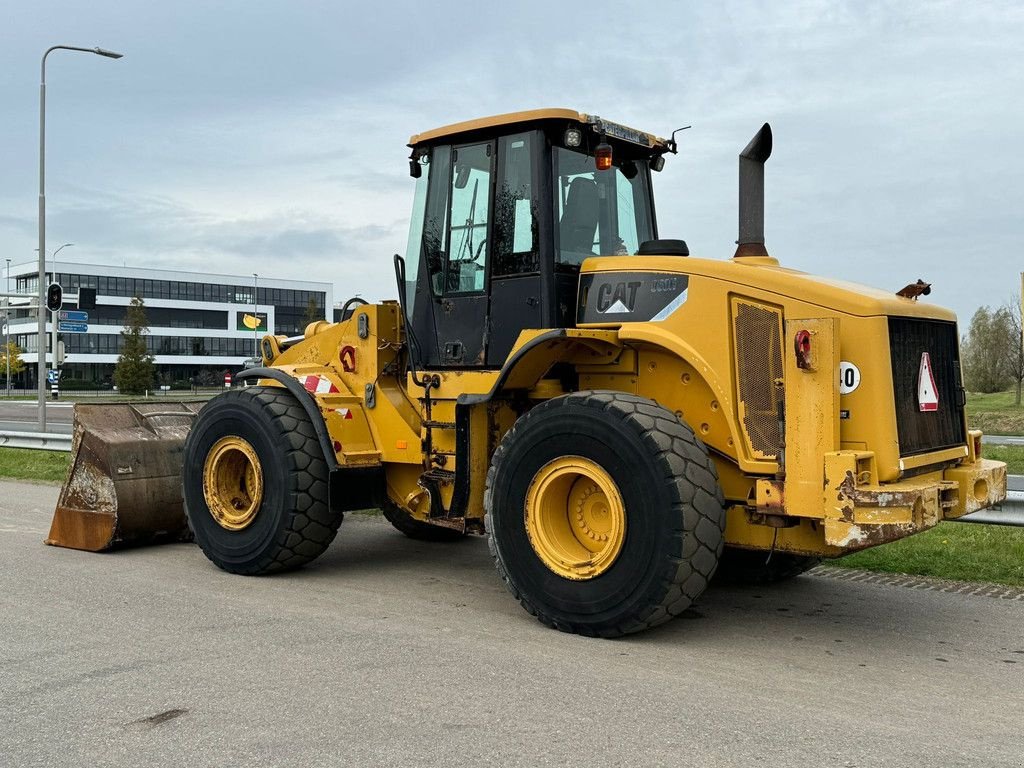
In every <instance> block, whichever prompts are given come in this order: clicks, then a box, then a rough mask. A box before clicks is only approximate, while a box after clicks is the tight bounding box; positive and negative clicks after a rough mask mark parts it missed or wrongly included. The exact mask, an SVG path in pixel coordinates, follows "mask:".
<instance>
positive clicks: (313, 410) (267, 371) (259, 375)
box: [235, 368, 340, 474]
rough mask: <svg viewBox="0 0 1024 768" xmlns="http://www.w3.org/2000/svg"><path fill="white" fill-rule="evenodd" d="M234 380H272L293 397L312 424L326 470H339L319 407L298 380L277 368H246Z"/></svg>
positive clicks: (332, 471)
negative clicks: (325, 463)
mask: <svg viewBox="0 0 1024 768" xmlns="http://www.w3.org/2000/svg"><path fill="white" fill-rule="evenodd" d="M235 379H238V380H241V379H273V380H274V381H276V382H277V383H278V384H280V385H281V386H283V387H284V388H285V389H287V390H288V391H289V392H291V393H292V394H293V395H295V399H296V400H298V401H299V405H301V406H302V409H303V410H304V411H305V412H306V415H308V416H309V420H310V421H311V422H312V424H313V430H314V431H315V432H316V437H317V440H318V441H319V442H320V450H322V451H323V453H324V461H326V462H327V468H328V469H329V470H330V472H331V473H332V474H333V473H334V472H336V471H338V469H339V468H340V467H339V466H338V457H337V456H336V455H335V454H334V444H333V443H332V442H331V436H330V435H329V434H328V432H327V424H326V422H324V417H323V414H322V413H320V407H319V406H318V405H317V403H316V399H315V398H314V397H313V395H312V394H310V393H309V392H307V391H306V388H305V387H304V386H302V385H301V384H300V383H299V381H298V379H296V378H295V377H294V376H290V375H289V374H287V373H285V372H284V371H281V370H278V369H277V368H247V369H246V370H244V371H242V372H241V373H239V374H236V375H235Z"/></svg>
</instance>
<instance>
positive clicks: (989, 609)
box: [0, 482, 1024, 768]
mask: <svg viewBox="0 0 1024 768" xmlns="http://www.w3.org/2000/svg"><path fill="white" fill-rule="evenodd" d="M56 493H57V489H56V488H55V487H54V486H40V485H29V484H25V483H11V482H0V560H2V563H3V565H2V566H0V724H2V727H0V763H2V764H3V765H4V766H8V765H10V766H37V765H38V766H83V765H89V766H100V765H126V766H137V765H161V766H190V767H193V766H226V765H232V766H243V765H244V766H255V765H268V766H294V765H302V766H373V765H390V766H420V765H444V766H454V765H467V766H482V765H499V766H518V765H522V766H541V765H552V766H569V765H572V766H579V765H584V766H611V765H629V766H633V765H671V766H747V765H750V766H753V765H758V766H771V767H772V768H775V767H776V766H801V767H802V768H803V767H806V766H815V768H818V767H819V766H844V767H849V766H887V767H891V766H914V767H915V768H917V767H919V766H928V768H936V767H937V766H972V767H973V768H977V767H978V766H1014V767H1018V766H1021V765H1022V764H1024V733H1022V729H1021V725H1022V724H1024V629H1022V628H1024V600H1012V599H997V598H994V597H983V596H970V595H964V594H956V593H945V592H941V591H926V590H921V589H910V588H906V587H898V586H886V585H880V584H871V583H857V582H847V581H840V580H837V579H833V578H825V577H821V576H803V577H801V578H798V579H796V580H794V581H792V582H790V583H789V584H787V585H785V586H780V587H772V588H755V589H734V588H718V587H713V588H712V589H711V590H709V592H708V593H707V594H706V595H705V596H704V597H703V598H702V599H701V601H700V603H699V605H698V606H697V607H696V608H695V609H693V610H691V611H690V612H689V614H688V615H687V616H685V617H684V618H682V619H679V620H676V621H675V622H672V623H671V624H669V625H667V626H664V627H662V628H660V629H658V630H654V631H651V632H648V633H646V634H643V635H639V636H634V637H631V638H628V639H624V640H616V641H607V640H593V639H586V638H581V637H576V636H572V635H565V634H561V633H559V632H555V631H553V630H549V629H546V628H545V627H543V626H541V625H540V624H539V623H537V622H536V621H535V620H534V619H533V618H531V617H530V616H528V615H527V614H526V613H525V612H524V611H523V610H522V609H521V608H520V607H519V605H518V604H517V603H516V602H515V601H513V599H512V598H511V596H510V595H508V594H507V593H506V592H505V591H504V589H503V588H502V587H501V586H500V585H499V583H498V579H497V577H496V576H495V574H494V573H493V570H492V566H491V564H490V560H489V558H488V555H487V548H486V545H485V543H484V542H483V541H482V540H480V539H469V540H466V541H464V542H460V543H458V544H455V545H438V544H433V545H430V544H422V543H417V542H413V541H410V540H408V539H405V538H404V537H402V536H401V535H400V534H398V533H396V532H394V531H393V530H392V529H391V528H390V527H389V526H388V525H387V523H385V522H384V521H383V520H381V519H380V518H376V517H367V516H360V515H350V516H349V517H348V519H346V521H345V524H344V525H343V526H342V529H341V534H340V536H339V539H338V541H337V542H336V543H335V544H334V545H333V546H332V547H331V548H330V549H329V550H328V552H327V553H326V554H325V555H324V556H323V557H321V558H320V560H318V561H317V562H316V563H314V564H312V565H311V566H310V567H307V568H305V569H303V570H301V571H299V572H296V573H293V574H289V575H285V576H279V577H272V578H244V577H239V576H231V575H228V574H225V573H222V572H220V571H218V570H216V569H215V568H214V567H213V566H212V565H211V564H210V563H208V562H207V561H206V559H205V558H204V557H203V555H202V553H201V552H200V551H199V550H198V548H196V547H194V546H192V545H187V544H181V545H167V546H163V547H153V548H144V549H135V550H129V551H124V552H119V553H115V554H107V555H97V554H88V553H81V552H75V551H71V550H63V549H56V548H50V547H46V546H44V545H43V544H42V543H41V541H42V538H43V537H44V535H45V533H46V530H47V527H48V522H49V516H50V512H51V510H52V508H53V505H54V501H55V498H56Z"/></svg>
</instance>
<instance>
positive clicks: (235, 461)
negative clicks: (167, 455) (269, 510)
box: [203, 435, 263, 531]
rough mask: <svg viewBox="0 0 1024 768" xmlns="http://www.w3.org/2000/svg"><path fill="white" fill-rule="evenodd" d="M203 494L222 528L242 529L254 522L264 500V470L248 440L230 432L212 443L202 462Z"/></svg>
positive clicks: (230, 529)
mask: <svg viewBox="0 0 1024 768" xmlns="http://www.w3.org/2000/svg"><path fill="white" fill-rule="evenodd" d="M203 496H204V497H205V499H206V506H207V507H208V508H209V510H210V514H211V515H212V516H213V519H214V520H216V521H217V524H218V525H219V526H221V527H222V528H225V529H227V530H229V531H241V530H243V529H245V528H247V527H248V526H249V525H250V524H251V523H252V521H253V520H254V519H255V518H256V513H257V511H259V508H260V504H261V503H262V501H263V469H262V467H261V465H260V459H259V456H257V455H256V450H255V449H254V448H253V447H252V445H250V444H249V442H248V441H246V440H244V439H242V438H241V437H237V436H235V435H229V436H227V437H222V438H221V439H220V440H218V441H217V442H216V443H214V444H213V446H212V447H211V448H210V452H209V453H208V454H207V455H206V462H205V464H204V465H203Z"/></svg>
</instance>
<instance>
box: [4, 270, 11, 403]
mask: <svg viewBox="0 0 1024 768" xmlns="http://www.w3.org/2000/svg"><path fill="white" fill-rule="evenodd" d="M4 261H6V262H7V270H6V272H4V275H5V276H6V277H7V287H6V288H5V292H6V293H7V294H8V295H7V296H6V297H5V299H4V300H5V301H6V302H7V304H6V305H5V307H4V328H5V329H6V330H7V346H6V347H4V359H5V360H6V361H7V376H6V377H5V378H4V382H5V383H6V385H7V399H8V400H10V399H11V296H10V293H11V260H10V259H4Z"/></svg>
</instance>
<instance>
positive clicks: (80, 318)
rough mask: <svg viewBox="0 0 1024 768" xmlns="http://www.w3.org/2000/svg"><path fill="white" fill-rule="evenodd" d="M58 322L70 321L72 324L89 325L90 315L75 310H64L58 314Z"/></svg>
mask: <svg viewBox="0 0 1024 768" xmlns="http://www.w3.org/2000/svg"><path fill="white" fill-rule="evenodd" d="M57 320H58V321H60V320H70V321H71V322H72V323H88V322H89V313H88V312H79V311H77V310H74V309H62V310H61V311H60V312H58V313H57Z"/></svg>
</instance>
